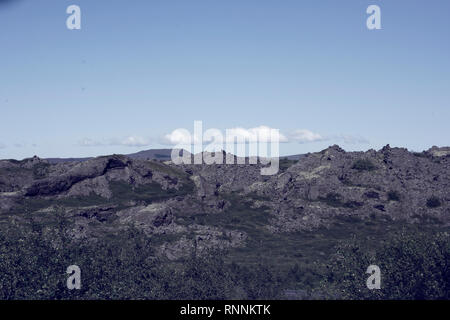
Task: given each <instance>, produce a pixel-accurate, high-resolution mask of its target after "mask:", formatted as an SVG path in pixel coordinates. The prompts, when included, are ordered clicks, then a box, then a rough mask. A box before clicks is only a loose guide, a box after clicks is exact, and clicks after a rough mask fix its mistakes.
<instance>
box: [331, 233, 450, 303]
mask: <svg viewBox="0 0 450 320" xmlns="http://www.w3.org/2000/svg"><path fill="white" fill-rule="evenodd" d="M369 265H377V266H379V267H380V270H381V289H380V290H369V289H368V288H367V286H366V281H367V278H368V277H369V274H366V270H367V267H368V266H369ZM328 268H329V269H328V273H327V277H326V280H325V281H324V282H323V283H322V290H323V291H322V292H327V293H328V295H329V297H330V298H344V299H449V298H450V236H449V234H448V233H438V234H436V235H429V234H425V233H421V232H402V233H400V234H397V235H395V236H394V237H393V238H392V239H390V240H389V241H386V242H385V244H384V245H383V246H382V247H380V248H378V249H377V250H375V251H373V252H371V251H370V248H368V247H366V246H364V245H363V244H361V242H359V241H356V240H354V241H351V242H348V243H345V244H342V245H341V246H340V247H339V249H338V250H337V253H336V255H335V256H334V257H333V259H332V262H331V263H330V265H328Z"/></svg>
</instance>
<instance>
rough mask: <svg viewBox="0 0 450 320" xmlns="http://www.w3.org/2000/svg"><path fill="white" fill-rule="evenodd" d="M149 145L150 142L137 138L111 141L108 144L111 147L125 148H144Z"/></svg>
mask: <svg viewBox="0 0 450 320" xmlns="http://www.w3.org/2000/svg"><path fill="white" fill-rule="evenodd" d="M150 144H151V140H150V139H147V138H144V137H139V136H129V137H126V138H124V139H112V140H111V141H110V143H109V145H111V146H126V147H145V146H148V145H150Z"/></svg>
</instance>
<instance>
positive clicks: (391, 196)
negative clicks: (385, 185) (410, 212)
mask: <svg viewBox="0 0 450 320" xmlns="http://www.w3.org/2000/svg"><path fill="white" fill-rule="evenodd" d="M387 196H388V200H389V201H400V193H399V192H398V191H394V190H391V191H389V192H388V194H387Z"/></svg>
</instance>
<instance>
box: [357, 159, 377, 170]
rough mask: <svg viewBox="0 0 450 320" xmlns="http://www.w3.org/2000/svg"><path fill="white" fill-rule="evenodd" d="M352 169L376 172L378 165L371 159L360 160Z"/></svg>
mask: <svg viewBox="0 0 450 320" xmlns="http://www.w3.org/2000/svg"><path fill="white" fill-rule="evenodd" d="M352 169H354V170H358V171H373V170H376V169H377V167H376V165H375V164H374V163H373V162H372V161H371V160H369V159H359V160H356V161H355V162H354V163H353V166H352Z"/></svg>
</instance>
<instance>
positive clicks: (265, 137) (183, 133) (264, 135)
mask: <svg viewBox="0 0 450 320" xmlns="http://www.w3.org/2000/svg"><path fill="white" fill-rule="evenodd" d="M272 130H274V129H272V128H270V127H267V126H259V127H255V128H250V129H245V128H241V127H236V128H232V129H227V130H226V131H225V132H221V131H220V130H217V129H208V130H206V131H205V132H204V133H203V134H204V137H203V143H209V142H212V141H214V142H215V143H223V142H227V143H234V142H235V141H236V142H238V143H239V142H244V143H256V142H267V143H268V142H271V141H273V140H271V133H272ZM208 133H211V135H209V137H208V138H206V137H205V136H208ZM212 137H214V138H212ZM277 138H278V141H279V142H287V141H288V139H287V138H286V137H285V136H284V135H283V134H282V133H279V136H278V137H277ZM277 138H275V139H277ZM200 140H201V139H200V138H199V137H198V136H196V135H194V134H191V132H189V131H188V130H186V129H176V130H174V131H172V132H171V133H169V134H166V135H165V136H164V138H163V141H162V142H163V143H167V144H172V145H191V144H194V143H201V141H200Z"/></svg>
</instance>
